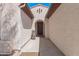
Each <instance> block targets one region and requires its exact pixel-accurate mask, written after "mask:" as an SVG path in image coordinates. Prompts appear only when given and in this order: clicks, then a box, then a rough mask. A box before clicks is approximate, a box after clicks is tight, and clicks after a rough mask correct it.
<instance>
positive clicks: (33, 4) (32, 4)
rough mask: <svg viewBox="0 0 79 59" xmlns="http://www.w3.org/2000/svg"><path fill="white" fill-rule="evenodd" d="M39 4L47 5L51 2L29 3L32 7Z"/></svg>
mask: <svg viewBox="0 0 79 59" xmlns="http://www.w3.org/2000/svg"><path fill="white" fill-rule="evenodd" d="M37 4H42V5H44V6H47V7H49V6H50V3H28V6H29V7H30V8H31V7H33V6H35V5H37Z"/></svg>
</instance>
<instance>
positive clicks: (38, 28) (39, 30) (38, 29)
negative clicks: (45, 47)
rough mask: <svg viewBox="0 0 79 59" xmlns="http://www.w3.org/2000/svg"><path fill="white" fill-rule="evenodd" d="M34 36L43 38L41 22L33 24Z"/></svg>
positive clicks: (42, 24)
mask: <svg viewBox="0 0 79 59" xmlns="http://www.w3.org/2000/svg"><path fill="white" fill-rule="evenodd" d="M35 31H36V36H44V23H43V21H37V22H36V24H35Z"/></svg>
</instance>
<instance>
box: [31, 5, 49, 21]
mask: <svg viewBox="0 0 79 59" xmlns="http://www.w3.org/2000/svg"><path fill="white" fill-rule="evenodd" d="M39 9H41V10H42V12H40V13H39ZM37 10H38V12H37ZM31 11H32V13H33V15H34V18H35V20H42V21H44V18H45V15H46V13H47V11H48V8H47V7H44V6H42V5H40V6H35V7H34V8H31Z"/></svg>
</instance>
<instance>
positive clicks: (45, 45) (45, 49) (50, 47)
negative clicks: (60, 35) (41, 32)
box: [39, 37, 64, 56]
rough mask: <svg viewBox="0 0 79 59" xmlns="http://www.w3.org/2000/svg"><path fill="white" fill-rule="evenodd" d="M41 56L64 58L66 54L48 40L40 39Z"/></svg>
mask: <svg viewBox="0 0 79 59" xmlns="http://www.w3.org/2000/svg"><path fill="white" fill-rule="evenodd" d="M39 51H40V54H39V55H40V56H64V54H63V53H62V52H61V51H60V50H59V49H58V48H57V47H56V46H55V45H54V44H53V43H52V42H51V41H50V40H48V39H45V38H44V37H40V49H39Z"/></svg>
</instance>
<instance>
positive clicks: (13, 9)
mask: <svg viewBox="0 0 79 59" xmlns="http://www.w3.org/2000/svg"><path fill="white" fill-rule="evenodd" d="M17 14H18V15H17ZM0 22H1V23H0V24H1V26H0V29H1V30H0V39H1V40H0V54H10V53H11V52H12V50H13V49H15V43H14V42H16V39H17V38H18V37H19V36H20V33H21V29H22V28H21V27H22V24H21V17H20V9H19V8H18V6H17V5H16V4H10V3H7V4H5V3H1V4H0Z"/></svg>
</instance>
